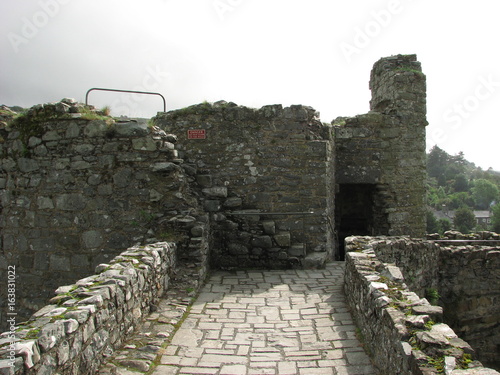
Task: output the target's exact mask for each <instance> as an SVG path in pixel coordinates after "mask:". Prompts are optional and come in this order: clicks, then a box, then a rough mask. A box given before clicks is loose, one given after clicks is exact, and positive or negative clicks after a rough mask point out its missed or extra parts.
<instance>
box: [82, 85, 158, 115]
mask: <svg viewBox="0 0 500 375" xmlns="http://www.w3.org/2000/svg"><path fill="white" fill-rule="evenodd" d="M91 91H111V92H124V93H128V94H145V95H158V96H160V97H161V98H162V100H163V112H167V101H166V100H165V97H164V96H163V95H162V94H160V93H159V92H148V91H134V90H117V89H103V88H100V87H94V88H91V89H90V90H88V91H87V94H85V105H88V99H89V94H90V92H91Z"/></svg>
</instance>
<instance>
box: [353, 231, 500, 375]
mask: <svg viewBox="0 0 500 375" xmlns="http://www.w3.org/2000/svg"><path fill="white" fill-rule="evenodd" d="M359 240H360V239H359V238H355V237H351V238H348V239H346V250H347V254H346V274H345V292H346V296H347V302H348V304H349V306H350V308H351V311H352V314H353V317H354V319H355V320H356V322H357V325H358V327H359V328H360V329H361V331H360V335H361V336H362V340H363V341H364V344H365V345H366V346H367V349H368V352H371V353H372V359H373V361H374V363H375V365H376V366H377V367H378V368H379V370H380V372H381V373H384V374H396V373H397V374H407V375H411V374H437V373H438V370H437V368H438V367H440V368H442V369H444V371H445V373H446V374H456V375H458V374H488V375H490V374H499V373H498V372H497V371H495V370H492V369H486V368H484V367H483V366H482V365H481V364H480V363H479V362H478V361H472V362H470V361H471V359H472V356H471V355H472V354H473V350H472V348H471V347H470V346H469V345H468V344H467V343H466V342H465V341H463V340H461V339H459V338H458V337H457V335H456V334H455V333H454V332H453V330H452V329H451V328H450V327H449V326H447V325H446V324H442V323H439V324H437V323H436V322H440V321H442V308H440V307H437V306H432V305H430V304H429V303H428V301H427V300H426V299H425V298H419V297H418V295H416V294H415V293H413V292H412V291H410V290H409V289H408V287H407V285H406V284H405V283H404V280H401V277H400V275H401V273H400V272H396V270H395V266H394V265H387V264H385V263H383V262H381V261H380V260H379V259H378V258H377V256H376V254H375V251H374V249H373V247H372V246H371V245H370V241H367V238H366V237H365V238H362V239H361V241H359ZM372 240H373V244H375V243H376V242H377V238H373V239H372ZM383 240H384V241H390V239H388V238H384V239H383ZM397 240H398V239H397V238H395V239H394V241H397ZM378 242H380V238H379V239H378ZM349 251H351V252H349ZM396 268H397V267H396ZM469 362H470V363H469ZM466 366H468V367H469V368H466V369H462V368H461V367H466Z"/></svg>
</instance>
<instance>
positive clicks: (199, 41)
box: [0, 0, 500, 170]
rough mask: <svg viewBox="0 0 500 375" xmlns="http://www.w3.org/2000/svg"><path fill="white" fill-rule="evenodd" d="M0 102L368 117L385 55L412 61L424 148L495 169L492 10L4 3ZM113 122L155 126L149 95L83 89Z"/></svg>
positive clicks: (499, 86) (331, 0)
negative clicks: (309, 110) (308, 110)
mask: <svg viewBox="0 0 500 375" xmlns="http://www.w3.org/2000/svg"><path fill="white" fill-rule="evenodd" d="M0 4H1V7H0V35H1V39H0V50H1V51H2V52H1V56H2V59H1V65H0V104H6V105H10V106H12V105H20V106H23V107H29V106H32V105H34V104H38V103H46V102H53V101H58V100H60V99H62V98H64V97H71V98H75V99H77V100H78V101H82V102H84V101H85V93H86V92H87V90H88V89H90V88H92V87H105V88H117V89H128V90H140V91H154V92H160V93H162V94H163V95H164V96H165V97H166V99H167V107H168V110H171V109H177V108H182V107H185V106H188V105H192V104H196V103H200V102H202V101H204V100H207V101H210V102H214V101H217V100H226V101H232V102H235V103H237V104H240V105H246V106H249V107H256V108H260V107H261V106H263V105H268V104H283V105H286V106H288V105H291V104H304V105H310V106H312V107H314V108H315V109H316V110H318V111H319V112H320V113H321V119H322V121H323V122H331V121H332V120H333V119H335V118H336V117H338V116H354V115H357V114H362V113H366V112H367V111H368V109H369V100H370V91H369V89H368V82H369V77H370V70H371V68H372V66H373V64H374V63H375V62H376V61H377V60H378V59H379V58H381V57H385V56H391V55H396V54H413V53H415V54H417V57H418V60H419V61H420V62H421V63H422V67H423V71H424V73H425V74H426V75H427V88H428V91H427V108H428V115H427V117H428V121H429V123H430V125H429V126H428V128H427V143H428V147H429V148H430V147H432V146H433V145H435V144H437V145H438V146H439V147H441V148H443V149H444V150H446V151H447V152H448V153H450V154H456V153H458V152H459V151H463V152H464V153H465V157H466V158H467V159H468V160H470V161H472V162H474V163H476V165H478V166H481V167H482V168H483V169H487V168H489V167H493V168H494V169H495V170H500V157H499V156H500V151H499V150H500V147H499V143H500V142H499V141H500V127H499V125H500V116H499V114H498V111H497V109H498V103H499V99H500V48H499V36H500V20H499V18H500V13H499V12H498V5H497V4H498V1H497V0H476V1H474V2H472V1H464V0H453V1H452V0H438V1H435V0H434V1H431V0H353V1H347V0H344V1H337V0H307V1H306V0H142V1H138V0H135V1H132V0H23V1H12V0H0ZM89 102H90V104H94V105H96V106H104V105H110V106H111V108H112V114H113V115H121V114H123V115H127V116H131V117H151V116H153V115H154V114H156V112H157V111H161V110H162V108H163V104H162V101H161V98H159V97H155V96H152V97H146V98H144V97H142V96H136V95H117V94H111V93H100V92H92V93H91V94H90V96H89Z"/></svg>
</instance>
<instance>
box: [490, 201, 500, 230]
mask: <svg viewBox="0 0 500 375" xmlns="http://www.w3.org/2000/svg"><path fill="white" fill-rule="evenodd" d="M492 212H493V216H492V220H491V224H492V230H493V231H494V232H497V233H500V203H498V204H496V205H494V206H493V208H492Z"/></svg>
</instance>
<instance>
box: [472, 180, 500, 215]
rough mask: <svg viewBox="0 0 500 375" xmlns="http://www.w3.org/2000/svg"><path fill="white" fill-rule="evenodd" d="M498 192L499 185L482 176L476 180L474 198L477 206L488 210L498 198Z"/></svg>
mask: <svg viewBox="0 0 500 375" xmlns="http://www.w3.org/2000/svg"><path fill="white" fill-rule="evenodd" d="M498 193H499V191H498V187H497V186H496V185H495V184H494V183H492V182H490V181H488V180H485V179H482V178H481V179H479V180H476V181H474V187H473V188H472V198H473V199H474V202H475V203H476V207H477V208H479V209H481V210H487V209H488V208H489V207H490V204H491V203H492V202H493V201H495V200H497V199H498Z"/></svg>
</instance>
